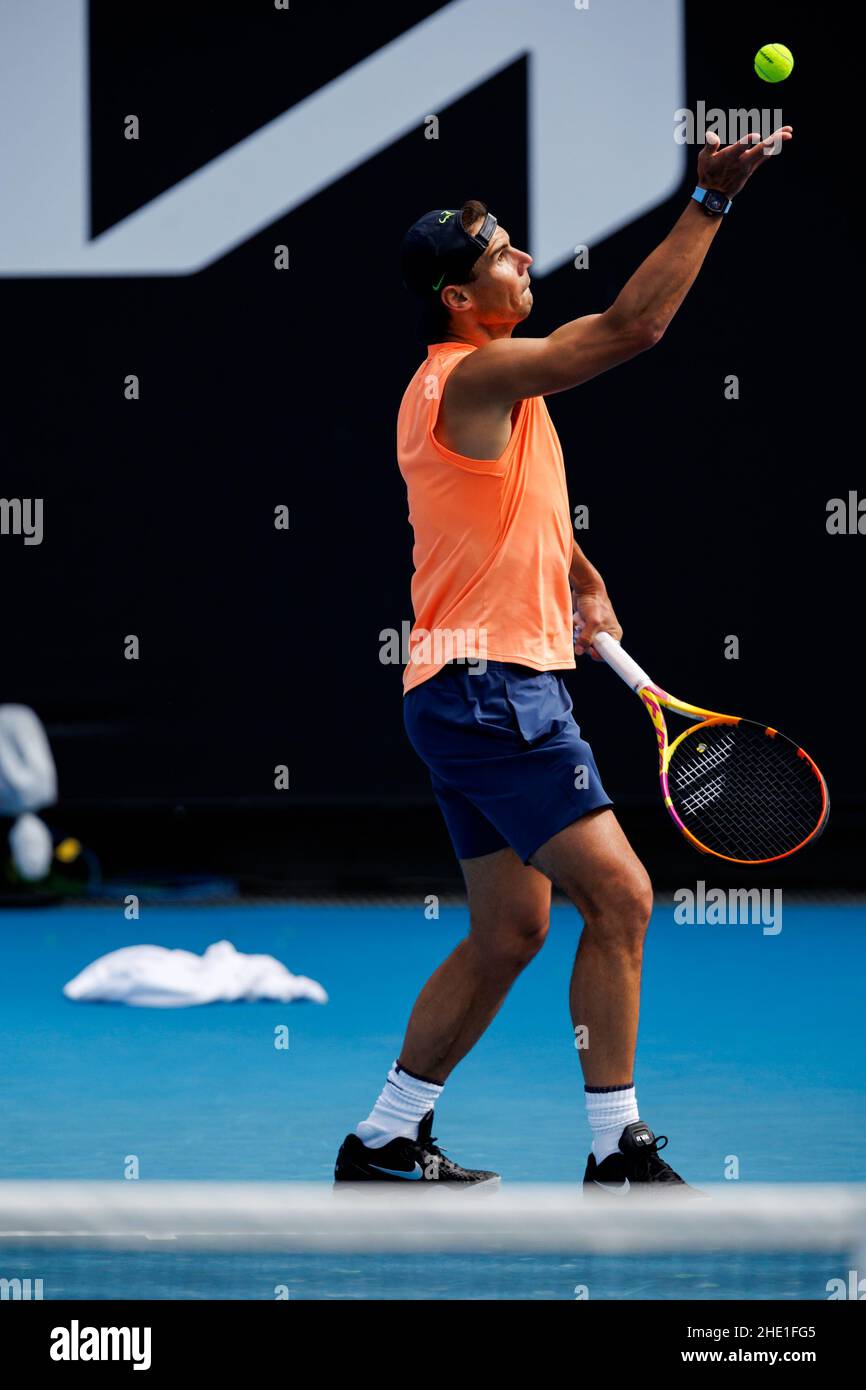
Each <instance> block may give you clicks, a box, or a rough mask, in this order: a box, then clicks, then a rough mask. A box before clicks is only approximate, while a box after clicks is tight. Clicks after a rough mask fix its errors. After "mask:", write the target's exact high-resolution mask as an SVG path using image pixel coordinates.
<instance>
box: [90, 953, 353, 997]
mask: <svg viewBox="0 0 866 1390" xmlns="http://www.w3.org/2000/svg"><path fill="white" fill-rule="evenodd" d="M63 993H64V994H65V995H66V997H67V999H75V1000H80V1001H83V1002H86V1003H97V1002H102V1003H112V1004H132V1005H135V1006H136V1007H138V1008H145V1009H181V1008H185V1007H187V1006H188V1005H190V1004H214V1003H218V1002H221V1001H222V1002H234V1001H236V1000H239V999H246V1000H254V999H276V1000H279V1002H280V1003H283V1004H289V1003H292V1002H293V1001H294V1000H296V999H309V1000H311V1001H312V1002H313V1003H315V1004H326V1003H327V1002H328V996H327V994H326V993H325V991H324V990H323V988H322V986H321V985H320V984H318V982H317V981H316V980H310V979H308V978H307V976H306V975H293V974H292V973H291V972H290V971H289V970H287V969H286V967H285V966H284V965H283V964H282V962H281V961H278V960H276V959H275V957H274V956H246V955H243V954H242V953H241V952H240V951H236V950H235V948H234V946H233V945H232V944H231V942H230V941H217V942H215V943H214V944H213V945H212V946H208V948H207V950H206V951H205V953H204V955H203V956H197V955H196V954H195V952H194V951H172V950H170V949H169V948H168V947H166V946H124V947H122V948H121V949H120V950H119V951H110V952H109V954H108V955H107V956H100V957H99V959H98V960H95V961H93V963H92V964H91V965H88V966H85V968H84V969H83V970H82V971H81V973H80V974H79V975H76V976H75V979H74V980H70V981H69V983H68V984H66V985H64V986H63Z"/></svg>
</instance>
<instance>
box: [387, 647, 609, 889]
mask: <svg viewBox="0 0 866 1390" xmlns="http://www.w3.org/2000/svg"><path fill="white" fill-rule="evenodd" d="M571 710H572V703H571V696H570V695H569V693H568V690H567V689H566V686H565V682H564V681H563V679H562V676H561V675H559V674H558V672H556V671H533V670H531V669H530V668H529V667H528V666H516V665H512V664H510V663H507V662H502V661H489V662H488V663H487V669H486V670H485V671H484V672H483V674H482V673H480V672H476V671H475V670H474V669H473V667H472V666H459V665H452V666H445V667H443V669H442V670H441V671H438V672H437V673H436V675H435V676H431V678H430V679H429V680H426V681H424V682H423V683H422V684H421V685H416V686H414V687H413V689H412V690H410V691H409V692H408V694H407V695H405V696H404V698H403V717H404V720H405V724H406V732H407V733H408V735H409V740H410V742H411V744H412V747H413V748H414V749H415V751H416V753H417V754H418V755H419V757H420V758H421V759H422V760H423V761H424V762H425V763H426V764H427V766H428V768H429V769H430V780H431V782H432V784H433V791H434V792H435V794H436V799H437V801H438V802H439V805H440V807H441V808H442V814H443V815H444V817H445V822H446V824H447V826H448V833H449V834H450V836H451V839H452V841H453V843H454V848H455V850H456V851H457V857H458V859H474V858H475V857H476V856H478V855H482V854H492V853H493V852H494V851H495V850H498V849H504V848H505V847H506V846H507V845H510V846H511V848H512V849H513V850H514V851H515V853H516V854H519V856H520V858H521V859H522V860H523V862H524V864H527V863H528V862H529V860H530V858H531V856H532V855H533V854H534V853H535V851H536V850H537V849H539V848H540V847H541V846H542V845H543V844H545V843H546V841H547V840H549V839H550V837H551V836H552V835H556V834H557V832H558V831H560V830H564V829H565V827H566V826H567V825H570V824H571V823H572V821H575V820H579V819H580V817H581V816H585V815H586V814H587V812H589V811H595V810H597V809H598V808H599V807H600V806H610V805H612V802H611V800H610V797H609V796H608V795H607V793H606V792H605V790H604V787H603V786H602V784H601V778H600V777H599V774H598V768H597V767H596V765H595V759H594V757H593V756H592V749H591V748H590V746H589V744H588V743H587V742H586V741H585V739H582V738H581V736H580V729H579V728H578V726H577V724H576V723H575V721H574V716H573V715H572V712H571Z"/></svg>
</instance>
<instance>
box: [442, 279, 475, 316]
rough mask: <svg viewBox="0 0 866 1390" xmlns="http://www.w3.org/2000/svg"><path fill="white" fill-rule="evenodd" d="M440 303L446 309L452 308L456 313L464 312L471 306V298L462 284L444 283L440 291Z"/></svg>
mask: <svg viewBox="0 0 866 1390" xmlns="http://www.w3.org/2000/svg"><path fill="white" fill-rule="evenodd" d="M442 303H443V304H444V305H445V308H446V309H452V310H453V311H454V312H455V313H458V314H460V313H465V312H466V310H467V309H469V308H471V307H472V300H471V299H470V297H469V295H468V294H467V293H466V291H465V290H464V289H463V287H462V285H446V286H445V288H444V290H443V291H442Z"/></svg>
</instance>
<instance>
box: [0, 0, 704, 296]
mask: <svg viewBox="0 0 866 1390" xmlns="http://www.w3.org/2000/svg"><path fill="white" fill-rule="evenodd" d="M276 19H277V21H282V22H285V23H286V24H291V22H292V20H291V11H290V10H289V11H286V12H285V13H284V14H282V15H278V16H276ZM524 55H528V58H529V64H528V66H529V93H528V108H529V132H528V136H529V190H528V193H529V211H530V246H531V248H532V252H533V255H534V256H535V262H536V266H535V268H536V270H537V271H538V273H539V274H545V273H546V272H548V271H550V270H553V269H554V268H555V267H557V266H559V265H562V264H563V263H564V262H565V261H567V260H569V259H571V257H572V256H573V248H574V246H575V245H576V244H578V243H581V244H584V243H585V244H591V243H593V242H598V241H599V240H601V239H602V238H603V237H605V236H607V235H608V234H609V233H611V232H613V231H615V230H616V229H617V228H618V227H620V226H622V225H623V224H624V223H625V222H627V221H630V220H631V219H632V218H634V217H636V216H639V215H640V214H641V213H642V212H644V211H646V210H647V209H648V208H650V207H654V206H655V205H657V204H658V203H659V202H660V201H662V200H663V199H664V198H665V197H667V196H669V195H670V194H671V193H672V192H673V191H674V189H675V188H676V187H677V185H678V184H679V182H680V180H681V179H682V176H683V172H684V163H685V160H686V159H687V152H686V150H685V149H684V148H683V147H682V146H678V145H677V144H675V142H674V141H673V140H672V139H671V120H672V113H673V112H674V111H675V110H676V109H677V108H678V107H680V106H682V101H683V86H684V60H683V4H682V0H653V3H652V4H647V2H646V0H605V3H603V4H602V3H599V4H590V5H589V6H588V7H587V8H585V9H577V8H576V7H575V6H574V5H573V4H570V3H568V0H545V2H544V3H543V4H538V3H536V2H535V0H455V3H453V4H451V5H448V6H447V7H445V8H444V9H442V10H440V11H438V12H437V13H436V14H434V15H433V16H432V17H431V18H429V19H427V20H425V21H424V22H423V23H421V24H417V25H415V26H414V28H412V29H410V30H409V31H408V32H407V33H405V34H403V35H401V36H400V37H399V38H398V39H395V40H394V42H393V43H389V44H387V45H386V46H385V47H384V48H382V49H380V50H379V51H378V52H377V53H374V54H372V55H371V56H370V57H369V58H366V59H364V61H363V62H360V63H358V64H356V65H355V66H354V67H353V68H351V69H350V70H349V71H348V72H346V73H343V74H342V75H341V76H340V77H338V78H336V79H335V80H334V81H333V82H329V83H328V84H327V85H326V86H324V87H322V88H320V89H319V90H318V91H317V92H314V93H313V95H312V96H309V97H307V98H306V99H305V100H304V101H301V102H298V104H297V105H295V106H293V107H291V109H290V110H288V111H286V112H285V113H284V114H283V115H282V116H278V117H277V118H276V119H275V120H273V121H270V122H269V123H268V124H267V125H266V126H264V127H263V128H262V129H261V130H258V131H256V132H255V134H253V135H251V136H249V137H248V138H247V139H245V140H241V141H240V142H239V143H238V144H237V145H235V146H233V147H232V148H231V149H229V150H227V151H226V152H225V153H224V154H221V155H219V156H218V157H217V158H216V159H212V160H211V161H210V162H209V163H207V164H205V165H203V166H202V168H200V169H198V170H197V171H196V172H195V173H193V174H190V175H189V177H188V178H185V179H182V180H181V182H180V183H177V184H175V185H174V186H173V187H172V188H170V189H168V190H167V191H166V192H165V193H162V194H160V196H159V197H157V198H154V199H152V200H151V201H150V202H149V203H147V204H146V205H145V206H144V207H141V208H139V209H138V210H137V211H135V212H134V213H132V214H131V215H130V216H129V217H125V218H123V220H122V221H120V222H118V223H116V224H115V225H114V226H113V227H110V228H109V229H108V230H107V231H104V232H102V233H101V234H100V235H99V236H97V237H95V238H93V239H91V237H90V229H89V225H88V218H89V163H90V160H89V127H88V114H87V113H88V34H87V4H86V0H40V3H39V4H34V3H30V2H29V0H21V3H19V4H17V5H12V4H8V3H7V4H6V5H4V6H3V10H2V17H0V130H2V132H3V136H2V144H0V187H2V190H3V217H2V221H0V275H15V276H29V275H148V274H151V275H172V274H175V275H183V274H190V273H192V272H194V271H197V270H201V269H202V268H203V267H204V266H207V265H210V264H211V263H212V262H213V261H215V260H217V259H218V258H219V257H220V256H224V255H226V254H227V252H229V251H231V250H232V249H233V248H234V247H236V246H238V245H240V244H241V243H242V242H244V241H246V240H247V239H248V238H249V237H252V236H254V235H255V234H256V233H257V232H260V231H261V230H262V229H263V228H265V227H267V226H268V225H269V224H271V223H273V222H276V221H277V220H278V219H279V218H281V217H283V216H285V214H286V213H288V212H291V210H292V209H293V208H296V207H298V206H300V205H301V204H303V203H304V202H306V201H307V200H308V199H309V198H311V197H312V196H313V195H314V194H315V193H317V192H319V191H320V190H321V189H323V188H326V187H327V186H328V185H329V184H332V183H334V182H335V181H336V180H338V179H340V178H342V177H343V176H344V175H345V174H347V173H349V171H350V170H352V169H354V168H356V167H357V166H358V165H359V164H362V163H363V162H364V161H365V160H367V159H369V158H370V157H371V156H372V155H375V154H376V153H377V152H378V151H380V150H383V149H385V148H387V146H389V145H391V144H392V143H393V142H394V141H395V140H398V139H400V138H401V137H402V136H404V135H406V134H407V133H408V132H410V131H411V130H413V129H419V130H420V129H421V128H422V127H423V122H424V118H425V116H426V115H428V114H429V113H430V112H435V113H437V114H439V115H440V117H441V116H442V114H443V113H444V112H446V110H447V107H448V106H449V105H451V103H453V102H454V101H456V100H457V99H458V98H459V97H461V96H463V95H465V94H466V93H467V92H470V91H472V90H473V89H474V88H476V87H478V86H479V85H480V84H481V83H483V82H485V81H486V80H487V79H488V78H490V77H492V76H493V75H494V74H496V73H497V72H501V71H502V70H503V69H504V68H506V67H507V66H509V65H510V64H511V63H513V62H515V61H516V60H517V59H518V58H520V57H522V56H524ZM499 115H500V113H499V112H498V111H497V110H496V108H495V107H491V109H490V111H489V114H488V115H487V117H486V120H485V126H486V133H487V135H488V138H489V139H490V140H491V141H495V140H496V139H497V125H498V123H499ZM445 138H447V136H446V134H445V122H444V121H443V129H442V134H441V136H440V139H443V140H444V139H445ZM423 156H424V148H423V146H422V145H420V144H419V151H418V158H419V159H420V158H423ZM483 183H484V178H483V170H479V184H483ZM464 191H465V190H458V192H457V194H456V196H461V194H462V193H463V192H464ZM521 192H522V190H521ZM454 196H455V190H453V189H451V188H442V187H439V186H438V184H437V186H435V187H434V186H433V183H432V182H431V188H430V202H431V203H434V204H435V203H436V202H437V200H448V199H449V198H452V197H454ZM423 211H425V209H423V208H412V209H407V219H408V217H409V216H410V215H411V214H420V213H421V212H423Z"/></svg>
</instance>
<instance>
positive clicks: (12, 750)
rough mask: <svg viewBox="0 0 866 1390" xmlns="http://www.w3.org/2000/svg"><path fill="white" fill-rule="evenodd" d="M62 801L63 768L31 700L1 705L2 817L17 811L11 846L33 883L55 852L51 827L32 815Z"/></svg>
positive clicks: (18, 865)
mask: <svg viewBox="0 0 866 1390" xmlns="http://www.w3.org/2000/svg"><path fill="white" fill-rule="evenodd" d="M56 800H57V771H56V769H55V766H54V758H53V757H52V755H51V748H50V746H49V743H48V738H47V735H46V733H45V730H44V728H43V727H42V722H41V720H40V719H39V718H38V716H37V715H36V714H34V712H33V710H32V709H28V707H27V705H0V816H17V820H16V821H15V824H14V825H13V826H12V829H11V830H10V832H9V849H10V851H11V853H12V858H13V861H14V863H15V867H16V868H17V870H18V872H19V874H20V875H21V877H22V878H24V879H27V880H28V882H31V883H33V882H38V880H39V879H42V878H45V876H46V874H47V873H48V872H49V870H50V868H51V860H52V858H53V857H54V844H53V841H52V838H51V831H50V830H49V829H48V826H47V825H45V824H44V822H43V821H41V820H40V819H39V817H38V816H34V815H33V814H32V812H33V811H38V810H39V808H40V807H41V806H51V805H53V803H54V802H55V801H56Z"/></svg>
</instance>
